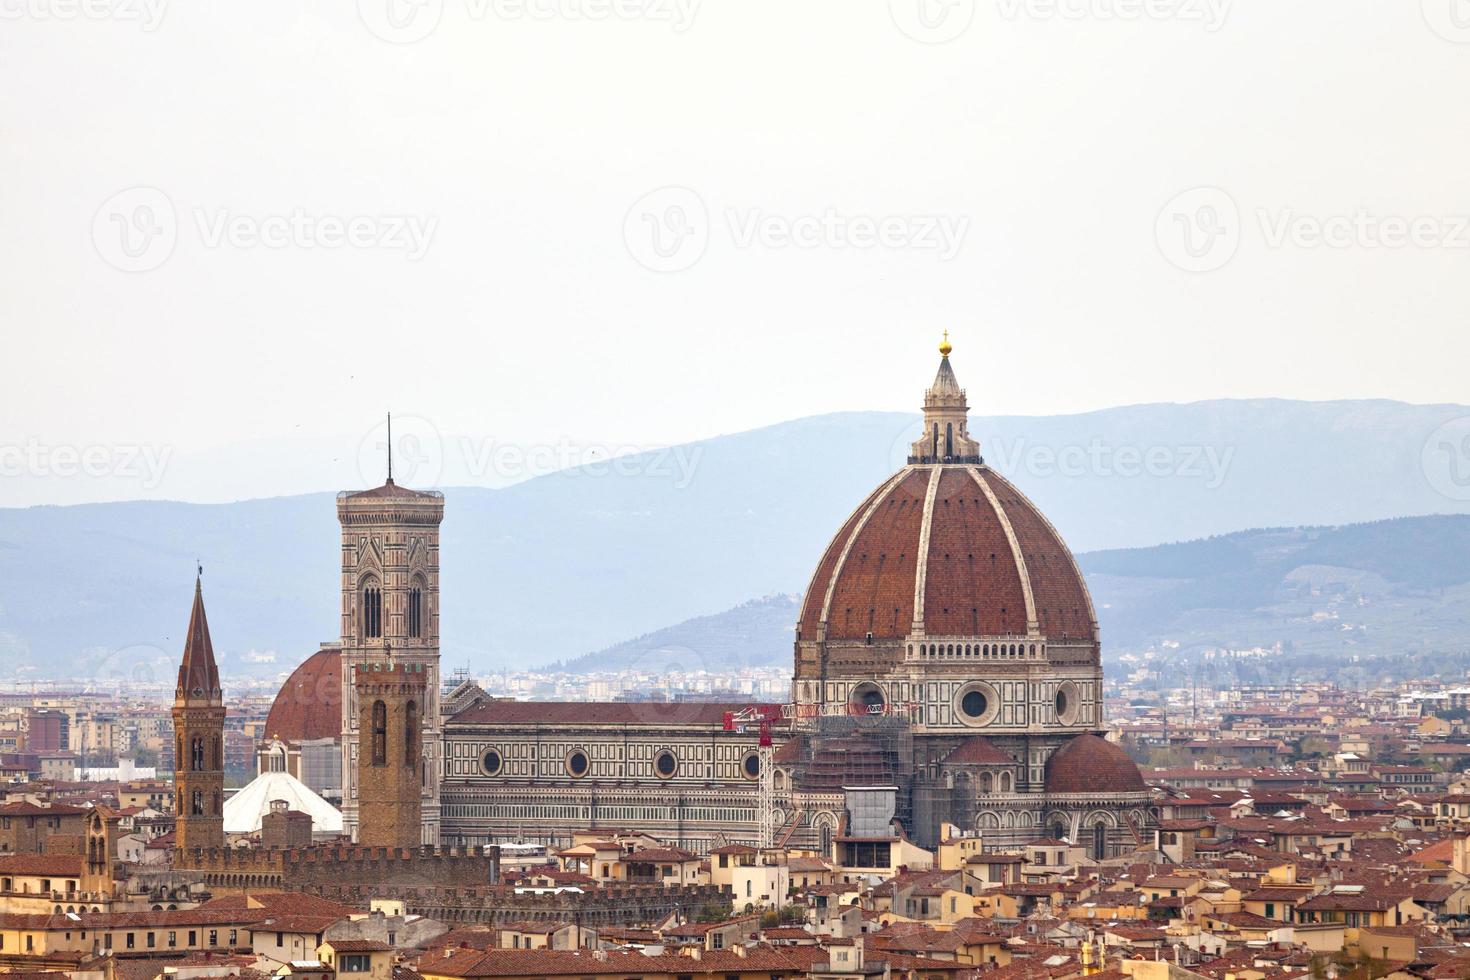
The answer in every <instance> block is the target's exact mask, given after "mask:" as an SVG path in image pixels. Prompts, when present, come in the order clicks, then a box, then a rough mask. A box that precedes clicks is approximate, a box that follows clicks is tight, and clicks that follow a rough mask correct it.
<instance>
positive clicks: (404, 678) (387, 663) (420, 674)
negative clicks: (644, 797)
mask: <svg viewBox="0 0 1470 980" xmlns="http://www.w3.org/2000/svg"><path fill="white" fill-rule="evenodd" d="M428 685H429V674H428V670H427V669H426V667H425V665H424V664H422V663H407V662H404V661H393V660H369V661H367V662H366V663H363V664H359V665H358V667H357V671H356V675H355V677H354V678H353V686H354V687H356V688H357V693H358V696H359V697H366V696H370V695H376V694H409V695H421V694H422V693H423V692H425V691H427V689H428Z"/></svg>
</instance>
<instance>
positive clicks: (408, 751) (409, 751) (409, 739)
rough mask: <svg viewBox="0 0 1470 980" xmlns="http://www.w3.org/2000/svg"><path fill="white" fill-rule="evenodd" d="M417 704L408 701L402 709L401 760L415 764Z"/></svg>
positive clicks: (417, 735)
mask: <svg viewBox="0 0 1470 980" xmlns="http://www.w3.org/2000/svg"><path fill="white" fill-rule="evenodd" d="M419 754H420V753H419V706H418V704H417V703H416V702H414V701H410V702H408V704H407V705H406V706H405V707H404V709H403V762H404V764H405V765H410V766H413V765H417V764H418V761H419Z"/></svg>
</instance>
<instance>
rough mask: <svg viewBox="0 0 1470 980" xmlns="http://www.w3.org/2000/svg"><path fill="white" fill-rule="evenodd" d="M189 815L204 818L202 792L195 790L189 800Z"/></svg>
mask: <svg viewBox="0 0 1470 980" xmlns="http://www.w3.org/2000/svg"><path fill="white" fill-rule="evenodd" d="M189 814H190V815H191V816H195V817H202V816H204V791H203V790H199V789H196V790H195V791H194V795H193V796H191V797H190V798H189Z"/></svg>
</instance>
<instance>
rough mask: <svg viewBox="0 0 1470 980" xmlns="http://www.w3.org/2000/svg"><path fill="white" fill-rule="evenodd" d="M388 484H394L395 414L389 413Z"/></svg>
mask: <svg viewBox="0 0 1470 980" xmlns="http://www.w3.org/2000/svg"><path fill="white" fill-rule="evenodd" d="M388 482H389V483H392V482H393V413H392V412H389V413H388Z"/></svg>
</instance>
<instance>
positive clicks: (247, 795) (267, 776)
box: [225, 772, 342, 834]
mask: <svg viewBox="0 0 1470 980" xmlns="http://www.w3.org/2000/svg"><path fill="white" fill-rule="evenodd" d="M275 800H285V801H286V806H287V807H288V808H289V809H292V810H299V811H300V812H302V813H306V814H310V815H311V831H312V833H313V834H340V833H341V832H342V814H341V812H340V811H338V809H337V808H336V807H334V806H332V804H330V803H328V802H327V801H326V800H324V799H322V798H321V797H320V796H318V795H316V794H315V793H313V792H312V791H311V790H310V789H309V788H308V787H307V785H306V784H305V783H303V782H302V781H301V780H299V779H297V778H296V777H295V776H293V775H291V774H290V773H288V772H263V773H261V774H260V775H259V776H256V777H255V778H254V779H252V780H251V781H250V782H249V783H247V784H245V787H244V788H243V789H241V790H240V792H238V793H236V794H235V795H234V796H232V797H230V798H229V799H228V800H225V833H227V834H256V833H259V832H260V818H261V817H263V816H265V815H266V814H267V813H270V812H271V803H272V802H273V801H275Z"/></svg>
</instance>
